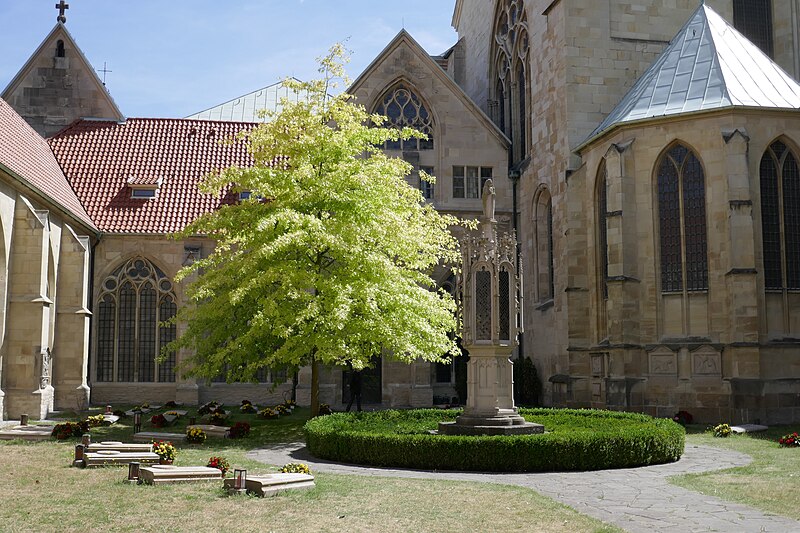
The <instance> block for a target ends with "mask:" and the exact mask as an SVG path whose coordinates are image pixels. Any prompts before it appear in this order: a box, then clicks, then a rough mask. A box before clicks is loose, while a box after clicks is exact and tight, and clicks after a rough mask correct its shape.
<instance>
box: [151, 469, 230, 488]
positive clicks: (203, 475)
mask: <svg viewBox="0 0 800 533" xmlns="http://www.w3.org/2000/svg"><path fill="white" fill-rule="evenodd" d="M139 479H141V480H142V482H143V483H147V484H148V485H161V484H167V483H192V482H198V481H219V480H221V479H222V472H221V471H220V470H219V469H218V468H209V467H207V466H174V465H153V466H147V467H142V468H141V469H140V470H139Z"/></svg>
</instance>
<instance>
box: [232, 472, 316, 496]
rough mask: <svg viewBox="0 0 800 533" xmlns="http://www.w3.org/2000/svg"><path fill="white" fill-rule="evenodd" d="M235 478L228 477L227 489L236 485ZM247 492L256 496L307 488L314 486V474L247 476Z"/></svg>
mask: <svg viewBox="0 0 800 533" xmlns="http://www.w3.org/2000/svg"><path fill="white" fill-rule="evenodd" d="M235 481H236V480H235V479H233V478H226V479H225V482H224V485H225V488H226V489H232V488H233V487H234V483H235ZM245 486H246V488H247V492H248V493H250V494H255V495H256V496H260V497H262V498H263V497H264V496H274V495H276V494H278V493H279V492H282V491H287V490H306V489H310V488H313V487H314V476H309V475H308V474H265V475H261V476H250V475H248V476H247V481H246V482H245Z"/></svg>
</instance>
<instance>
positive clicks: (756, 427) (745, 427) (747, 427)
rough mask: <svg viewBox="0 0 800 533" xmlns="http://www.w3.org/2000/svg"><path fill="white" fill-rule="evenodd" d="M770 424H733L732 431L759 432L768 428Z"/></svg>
mask: <svg viewBox="0 0 800 533" xmlns="http://www.w3.org/2000/svg"><path fill="white" fill-rule="evenodd" d="M768 429H769V427H768V426H762V425H760V424H739V425H738V426H731V431H732V432H734V433H758V432H759V431H766V430H768Z"/></svg>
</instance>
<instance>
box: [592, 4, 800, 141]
mask: <svg viewBox="0 0 800 533" xmlns="http://www.w3.org/2000/svg"><path fill="white" fill-rule="evenodd" d="M732 106H744V107H767V108H784V109H800V84H798V83H797V81H795V80H794V79H792V77H791V76H789V75H788V74H786V72H784V71H783V69H781V68H780V67H779V66H778V65H776V64H775V62H773V61H772V60H771V59H770V58H769V57H768V56H767V55H766V54H764V53H763V52H762V51H761V50H760V49H759V48H758V47H757V46H756V45H754V44H753V43H751V42H750V41H749V40H748V39H747V38H746V37H745V36H743V35H742V34H741V33H739V32H738V31H737V30H736V29H735V28H734V27H733V26H732V25H730V24H728V22H727V21H726V20H725V19H723V18H722V17H721V16H720V15H719V14H717V12H715V11H714V10H713V9H711V8H710V7H708V6H706V5H704V4H703V5H700V7H699V8H698V9H697V11H695V12H694V14H693V15H692V16H691V18H690V19H689V21H688V22H687V23H686V25H684V27H683V28H682V29H681V30H680V32H678V34H677V35H676V36H675V38H674V39H672V41H670V43H669V45H668V46H667V47H666V48H665V49H664V51H663V52H662V53H661V55H660V56H659V57H658V59H656V61H655V62H654V63H653V64H652V65H651V66H650V68H649V69H647V70H646V71H645V73H644V74H642V76H641V77H640V78H639V80H638V81H637V82H636V83H635V84H634V86H633V87H632V88H631V89H630V91H628V93H627V94H626V95H625V97H624V98H623V99H622V101H620V103H619V104H617V107H615V108H614V110H613V111H612V112H611V113H610V114H609V115H608V116H607V117H606V119H605V120H603V122H601V123H600V125H599V126H598V127H597V128H596V129H595V130H594V131H593V132H592V133H591V135H589V137H588V138H587V139H586V140H585V141H584V142H583V143H581V147H582V146H585V145H586V144H587V143H588V142H589V141H591V140H592V139H594V138H595V137H597V136H598V135H600V134H601V133H603V132H605V131H606V130H608V129H610V128H611V127H613V126H615V125H617V124H620V123H625V122H631V121H635V120H642V119H648V118H655V117H660V116H667V115H678V114H681V113H691V112H696V111H704V110H711V109H720V108H725V107H732Z"/></svg>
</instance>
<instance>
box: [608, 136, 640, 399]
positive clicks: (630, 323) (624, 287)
mask: <svg viewBox="0 0 800 533" xmlns="http://www.w3.org/2000/svg"><path fill="white" fill-rule="evenodd" d="M633 142H634V141H633V140H630V141H628V142H625V143H622V144H613V145H612V146H611V148H609V150H608V152H606V156H605V157H606V171H607V174H606V187H607V190H606V197H607V212H606V235H607V242H608V280H607V283H608V300H607V301H606V305H607V308H606V316H607V322H608V335H609V344H610V346H609V361H608V363H609V364H608V379H607V381H606V395H607V402H608V404H609V405H612V404H613V405H619V403H618V402H619V399H620V398H623V397H624V398H626V400H625V404H624V405H625V407H630V406H629V405H627V403H628V400H627V398H629V397H630V388H631V386H632V385H630V382H629V378H631V377H634V376H641V375H642V374H643V373H645V372H646V371H647V370H646V367H647V364H646V359H645V357H646V355H645V353H644V351H643V350H641V349H637V348H631V347H632V346H637V345H639V344H640V343H641V337H640V333H639V330H640V326H641V323H640V322H641V309H640V305H639V300H640V280H639V241H638V231H639V228H638V220H637V219H638V214H637V212H636V178H635V176H636V174H635V164H634V153H633ZM615 390H616V392H615ZM623 391H624V394H623Z"/></svg>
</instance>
